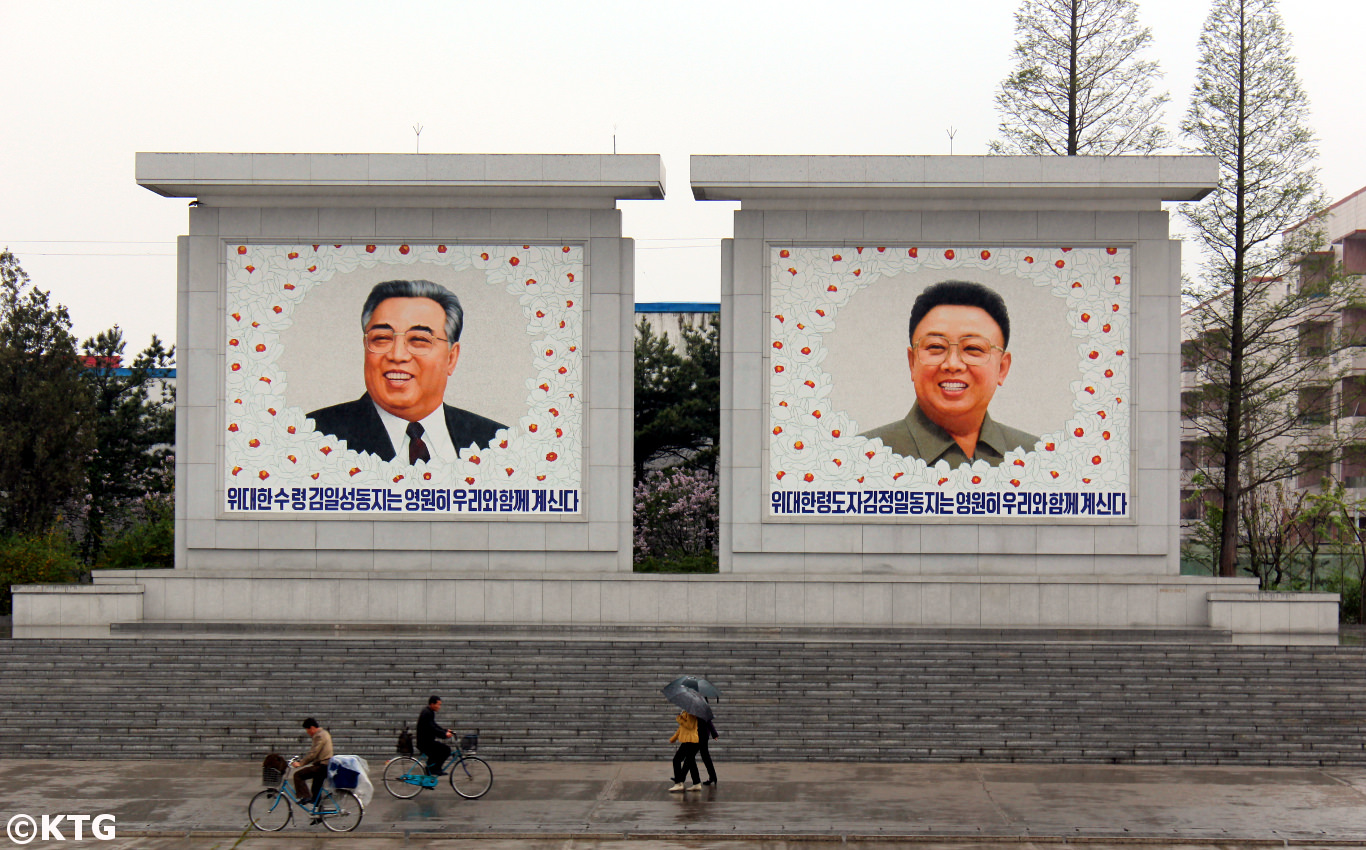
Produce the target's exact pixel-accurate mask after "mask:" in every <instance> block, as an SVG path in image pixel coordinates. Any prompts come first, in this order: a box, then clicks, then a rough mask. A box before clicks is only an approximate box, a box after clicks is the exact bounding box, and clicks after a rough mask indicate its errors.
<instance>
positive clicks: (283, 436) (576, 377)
mask: <svg viewBox="0 0 1366 850" xmlns="http://www.w3.org/2000/svg"><path fill="white" fill-rule="evenodd" d="M226 251H227V310H226V313H227V315H226V317H225V321H226V328H227V335H226V341H227V357H226V364H225V370H226V377H227V381H226V399H225V402H226V417H227V422H226V427H227V430H228V434H227V440H226V446H225V451H224V460H225V465H226V469H225V471H224V472H225V482H226V485H227V486H229V487H231V486H242V487H266V486H269V487H310V488H311V487H319V486H331V487H357V488H360V487H365V488H380V489H389V490H400V491H401V490H402V489H404V488H405V487H414V486H416V487H423V488H428V487H431V488H478V489H492V490H515V489H551V488H555V489H560V488H578V487H580V484H581V478H582V475H581V473H582V466H583V438H582V426H583V417H584V410H583V369H584V361H583V352H582V350H581V346H582V344H583V298H584V280H583V248H582V246H572V245H571V246H561V245H554V246H548V245H547V246H542V245H516V246H514V245H453V244H444V245H442V244H430V245H413V244H403V245H359V244H357V245H336V244H330V245H323V244H318V245H311V244H309V245H252V244H239V245H232V244H229V245H227V246H226ZM415 263H429V264H434V265H441V266H449V267H450V268H452V269H454V270H457V271H458V270H464V269H469V268H475V269H481V270H483V271H484V273H485V279H486V281H487V283H488V284H489V285H490V286H499V287H502V288H503V289H504V291H506V292H507V293H508V294H510V295H513V296H515V297H516V298H517V299H518V301H519V302H520V304H521V307H522V312H523V313H524V314H525V316H526V319H527V325H526V333H527V336H528V346H527V354H528V357H531V358H533V359H534V362H535V364H536V369H537V374H536V377H535V378H533V379H530V380H528V381H527V396H526V403H527V412H526V414H525V415H523V416H522V417H521V418H520V419H519V420H518V421H517V423H516V425H515V426H510V427H509V428H507V429H505V430H502V431H499V432H498V434H497V436H496V437H495V439H494V442H493V445H490V446H488V447H486V448H480V449H478V450H470V449H466V450H464V451H462V452H460V456H459V460H457V461H456V462H455V463H453V464H447V463H443V462H441V461H439V460H438V461H434V462H432V463H429V464H418V465H417V466H416V467H414V466H410V465H408V464H407V463H400V462H394V461H382V460H380V459H379V458H377V457H375V456H374V455H370V454H362V453H360V452H356V451H353V450H350V449H344V448H342V447H341V446H340V445H339V443H338V441H337V439H336V438H334V437H332V436H330V435H326V434H321V433H318V432H316V431H314V430H313V422H312V420H310V419H308V418H307V416H305V411H303V410H302V409H301V408H299V407H296V406H291V405H290V404H289V403H288V402H287V401H286V397H287V389H288V376H287V375H286V374H285V373H284V370H283V369H282V368H281V367H280V365H279V358H280V355H281V354H282V352H283V346H282V345H281V343H280V335H281V334H282V333H283V332H284V331H285V330H286V329H287V328H289V327H290V325H291V324H292V321H293V318H292V317H293V313H294V310H295V309H297V308H298V306H299V305H300V304H301V303H302V302H303V301H304V300H305V299H306V298H308V297H309V296H310V295H311V294H313V293H314V292H315V291H320V290H321V291H325V289H326V284H327V282H328V281H329V280H331V279H332V278H333V277H334V276H335V275H338V274H345V273H348V272H354V271H356V270H357V269H369V268H375V267H377V266H381V265H384V266H392V267H394V269H395V277H401V276H402V275H401V273H400V272H399V271H398V269H399V268H400V267H402V266H405V265H413V264H415Z"/></svg>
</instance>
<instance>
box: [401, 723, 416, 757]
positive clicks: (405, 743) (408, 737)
mask: <svg viewBox="0 0 1366 850" xmlns="http://www.w3.org/2000/svg"><path fill="white" fill-rule="evenodd" d="M398 752H399V754H400V755H405V756H410V755H412V754H413V733H412V732H409V731H408V724H407V723H404V724H403V731H402V732H399V733H398Z"/></svg>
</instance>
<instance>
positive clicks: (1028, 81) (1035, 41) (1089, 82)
mask: <svg viewBox="0 0 1366 850" xmlns="http://www.w3.org/2000/svg"><path fill="white" fill-rule="evenodd" d="M1015 37H1016V42H1015V51H1014V53H1015V65H1014V69H1013V70H1012V71H1011V72H1010V74H1009V75H1008V76H1007V77H1006V78H1005V80H1004V81H1002V83H1001V90H1000V92H998V93H997V95H996V108H997V110H998V111H999V112H1000V113H1001V116H1002V118H1001V124H1000V127H999V131H1000V133H1001V139H1000V140H997V141H994V142H992V143H991V145H990V149H991V152H992V153H995V154H1025V155H1066V156H1077V155H1083V156H1115V155H1118V154H1126V153H1135V154H1151V153H1155V152H1157V151H1159V150H1161V149H1162V148H1163V147H1164V146H1166V144H1167V132H1166V130H1165V129H1164V128H1163V127H1162V124H1161V119H1162V111H1163V107H1164V106H1166V103H1167V99H1168V98H1167V93H1166V92H1162V93H1161V94H1153V93H1152V89H1153V85H1154V83H1155V82H1156V80H1157V79H1158V78H1160V77H1161V75H1162V74H1161V71H1160V70H1159V69H1158V65H1157V62H1155V61H1152V60H1148V59H1142V58H1140V54H1141V53H1142V51H1143V49H1144V48H1145V47H1147V46H1148V44H1149V42H1151V41H1152V33H1151V32H1150V31H1149V30H1148V29H1147V28H1146V27H1141V26H1139V23H1138V7H1137V4H1136V3H1135V2H1134V0H1022V2H1021V4H1020V8H1019V11H1017V12H1016V13H1015Z"/></svg>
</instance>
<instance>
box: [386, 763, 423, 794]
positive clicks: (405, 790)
mask: <svg viewBox="0 0 1366 850" xmlns="http://www.w3.org/2000/svg"><path fill="white" fill-rule="evenodd" d="M425 772H426V771H425V770H424V769H423V767H422V762H420V761H418V760H417V759H415V758H413V757H411V756H399V757H398V758H396V759H390V760H389V763H388V764H386V765H385V766H384V790H385V791H388V792H389V793H390V794H393V795H394V796H395V797H397V798H399V799H400V800H407V799H409V798H411V797H416V796H417V795H418V794H419V793H421V791H422V775H423V774H424V773H425Z"/></svg>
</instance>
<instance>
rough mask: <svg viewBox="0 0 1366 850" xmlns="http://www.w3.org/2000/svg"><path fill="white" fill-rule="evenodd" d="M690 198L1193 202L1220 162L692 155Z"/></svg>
mask: <svg viewBox="0 0 1366 850" xmlns="http://www.w3.org/2000/svg"><path fill="white" fill-rule="evenodd" d="M691 176H692V190H693V197H694V198H696V199H697V200H699V201H741V202H742V203H753V204H754V205H755V206H758V207H762V206H763V205H764V204H765V203H767V202H775V201H791V200H796V199H802V200H809V201H813V202H814V201H819V200H820V199H842V200H845V201H848V200H851V199H854V200H860V199H861V200H866V201H870V202H876V201H885V200H888V199H902V200H908V201H932V200H937V199H943V198H981V199H986V198H1014V199H1034V200H1069V201H1077V200H1116V199H1130V200H1146V201H1152V202H1157V201H1198V200H1200V199H1201V198H1203V197H1205V196H1206V195H1208V194H1209V193H1210V192H1211V191H1213V189H1214V187H1215V186H1216V185H1217V181H1218V164H1217V162H1216V161H1215V159H1214V158H1213V157H1203V156H1115V157H1087V156H1074V157H1057V156H1055V157H1037V156H693V157H692V159H691Z"/></svg>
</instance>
